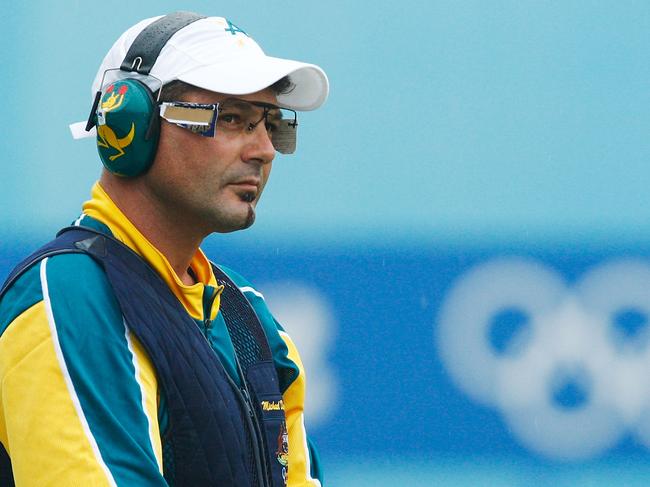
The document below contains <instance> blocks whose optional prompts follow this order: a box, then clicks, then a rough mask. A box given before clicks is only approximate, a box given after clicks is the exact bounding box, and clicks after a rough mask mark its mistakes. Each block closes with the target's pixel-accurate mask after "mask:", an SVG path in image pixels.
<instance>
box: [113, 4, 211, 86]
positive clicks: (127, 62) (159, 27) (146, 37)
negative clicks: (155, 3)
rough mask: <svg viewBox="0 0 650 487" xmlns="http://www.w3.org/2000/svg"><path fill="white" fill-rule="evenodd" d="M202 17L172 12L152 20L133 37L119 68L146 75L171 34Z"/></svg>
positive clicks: (189, 13)
mask: <svg viewBox="0 0 650 487" xmlns="http://www.w3.org/2000/svg"><path fill="white" fill-rule="evenodd" d="M204 18H205V16H204V15H199V14H197V13H194V12H174V13H171V14H169V15H165V16H164V17H161V18H160V19H158V20H156V21H155V22H152V23H151V24H150V25H148V26H147V27H146V28H145V29H144V30H142V32H140V33H139V34H138V36H137V37H136V38H135V40H134V41H133V43H132V44H131V47H130V48H129V51H128V52H127V53H126V56H125V57H124V61H122V65H121V66H120V69H121V70H123V71H135V72H137V73H139V74H144V75H148V74H149V72H150V71H151V68H153V65H154V64H155V63H156V59H158V55H159V54H160V51H162V48H163V47H165V44H167V41H168V40H169V39H170V38H171V36H173V35H174V34H175V33H176V32H178V31H179V30H181V29H182V28H183V27H186V26H188V25H190V24H191V23H192V22H196V21H197V20H200V19H204Z"/></svg>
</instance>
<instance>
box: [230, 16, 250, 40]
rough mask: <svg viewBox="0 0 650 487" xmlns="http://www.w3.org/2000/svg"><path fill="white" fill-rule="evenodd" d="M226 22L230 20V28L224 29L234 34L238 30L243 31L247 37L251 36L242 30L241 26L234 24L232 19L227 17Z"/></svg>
mask: <svg viewBox="0 0 650 487" xmlns="http://www.w3.org/2000/svg"><path fill="white" fill-rule="evenodd" d="M226 22H228V28H227V29H224V30H225V31H226V32H230V33H231V34H232V35H235V34H237V32H241V33H242V34H244V35H245V36H246V37H250V36H249V35H248V34H247V33H246V32H244V31H243V30H241V29H240V28H239V27H237V26H236V25H235V24H233V23H232V22H231V21H230V20H228V19H226Z"/></svg>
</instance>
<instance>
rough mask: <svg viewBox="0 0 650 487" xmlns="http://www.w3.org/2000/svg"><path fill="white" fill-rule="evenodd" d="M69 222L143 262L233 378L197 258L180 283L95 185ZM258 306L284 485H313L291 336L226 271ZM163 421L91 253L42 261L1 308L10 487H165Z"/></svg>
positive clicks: (0, 382)
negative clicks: (289, 372)
mask: <svg viewBox="0 0 650 487" xmlns="http://www.w3.org/2000/svg"><path fill="white" fill-rule="evenodd" d="M74 224H75V225H80V226H86V227H90V228H93V229H95V230H98V231H101V232H103V233H106V234H109V235H112V236H113V237H115V238H117V239H118V240H119V241H121V242H122V243H124V244H125V245H127V246H128V247H130V248H131V249H132V250H134V251H135V252H136V253H137V254H139V255H140V256H141V257H142V258H143V259H144V260H145V261H146V262H148V263H149V265H150V266H152V267H153V268H154V269H155V270H156V271H157V272H158V273H159V275H160V276H161V277H162V278H163V280H164V281H165V282H166V284H167V285H168V286H169V288H170V290H171V291H172V292H173V294H174V295H175V296H176V297H177V298H178V300H179V302H180V303H181V304H182V305H183V307H184V309H185V310H186V311H187V313H188V314H189V315H190V316H191V317H192V319H193V320H194V321H195V322H196V324H197V326H203V323H204V322H205V321H206V320H210V321H211V322H212V326H211V327H210V328H209V329H207V330H204V332H206V333H207V338H208V341H209V343H210V345H211V347H212V348H213V350H214V351H215V353H216V354H217V356H218V357H219V359H220V361H221V362H222V364H223V366H224V368H225V370H226V371H227V373H228V374H229V375H230V376H231V377H232V378H233V380H234V381H235V382H238V381H239V380H240V378H239V376H238V372H237V367H236V364H235V358H234V348H233V345H232V342H231V340H230V336H229V334H228V332H227V329H226V325H225V322H224V320H223V318H222V317H221V315H220V313H219V304H220V299H219V298H220V293H221V290H222V287H221V286H220V285H219V284H218V283H217V280H216V278H215V276H214V273H213V271H212V268H211V266H210V263H209V261H208V259H207V258H206V256H205V255H204V254H203V252H202V251H201V250H198V251H197V253H196V255H195V256H194V258H193V259H192V262H191V264H190V267H191V270H192V272H193V275H194V276H195V278H196V280H197V283H196V284H193V285H191V286H188V285H185V284H183V283H182V282H181V280H180V278H179V277H178V276H177V275H176V273H175V272H174V271H173V269H172V267H171V265H170V264H169V262H168V261H167V259H166V258H165V256H164V255H163V254H161V253H160V252H159V251H158V250H157V249H156V248H155V247H154V246H153V245H152V244H151V243H150V242H148V241H147V240H146V239H145V238H144V236H143V235H142V234H141V233H140V232H139V231H138V230H137V228H136V227H135V226H134V225H133V224H132V223H131V222H130V221H129V220H128V219H127V218H126V216H125V215H124V214H123V213H122V212H121V211H120V210H119V208H118V207H117V206H116V205H115V203H113V201H111V199H110V197H109V196H108V195H107V194H106V192H105V191H104V190H103V189H102V187H101V186H100V185H99V183H97V184H96V185H95V186H94V187H93V191H92V198H91V200H90V201H88V202H86V203H85V204H84V207H83V213H82V215H81V216H80V217H79V218H78V219H77V220H76V221H75V223H74ZM224 271H226V272H227V274H228V276H229V277H230V278H231V279H232V280H233V281H234V282H235V283H236V284H237V286H238V287H239V288H240V290H241V291H242V292H243V293H244V295H245V296H246V298H247V299H248V300H249V302H250V303H251V305H252V306H253V308H254V309H255V311H256V313H257V315H258V317H259V319H260V321H261V323H262V326H263V327H264V330H265V332H266V335H267V338H268V341H269V345H270V347H271V350H272V353H273V359H274V363H275V366H276V368H277V369H278V370H280V369H286V368H293V369H295V371H296V372H297V373H296V374H293V375H294V376H295V379H294V380H293V381H292V382H291V383H290V384H286V385H285V387H284V388H283V389H284V390H283V402H284V407H285V415H286V420H287V430H288V438H289V468H288V474H289V476H288V485H289V486H290V487H299V486H319V485H320V481H319V480H318V478H317V477H318V475H316V472H317V471H319V468H318V465H317V463H318V462H317V459H316V458H315V457H313V456H312V453H313V451H312V450H311V449H310V448H309V447H308V442H307V435H306V432H305V426H304V417H303V408H304V399H305V373H304V369H303V366H302V362H301V360H300V356H299V354H298V351H297V350H296V347H295V345H294V343H293V342H292V340H291V338H290V337H289V335H288V334H287V333H286V332H285V331H284V330H283V329H282V327H281V326H280V325H279V324H278V323H277V321H276V320H275V319H274V318H273V316H272V315H271V313H270V312H269V310H268V308H267V307H266V304H265V302H264V297H263V296H262V294H261V293H259V292H258V291H257V290H256V289H255V288H254V287H253V286H252V285H251V284H250V283H249V282H247V281H246V280H245V279H243V278H242V277H241V276H239V275H238V274H236V273H235V272H233V271H230V270H228V269H224ZM166 421H167V413H166V409H165V404H164V399H162V398H161V394H160V390H159V385H158V382H157V378H156V372H155V369H154V366H153V364H152V363H151V361H150V359H149V357H148V356H147V354H146V352H145V351H144V349H143V347H142V345H141V344H140V343H139V342H138V340H137V339H136V338H135V337H134V336H133V335H132V334H131V333H130V332H129V330H128V328H127V327H126V326H125V324H124V319H123V317H122V315H121V313H120V308H119V304H118V303H117V301H116V298H115V296H114V293H113V291H112V288H111V286H110V284H109V282H108V280H107V278H106V275H105V274H104V271H103V270H102V268H101V267H100V266H99V265H98V264H97V263H96V262H95V261H94V260H93V259H92V258H91V257H90V256H88V255H85V254H64V255H56V256H53V257H49V258H47V259H46V260H44V261H42V262H41V263H40V264H39V265H36V266H34V267H32V268H31V269H29V270H28V271H27V272H26V273H25V274H23V275H22V276H21V277H20V278H19V280H18V281H17V282H15V283H14V285H13V286H12V287H11V288H10V289H9V290H8V292H7V293H6V294H5V296H4V297H3V299H2V300H1V301H0V443H2V445H3V447H4V449H5V450H6V451H7V452H8V454H9V457H10V458H11V463H12V468H13V473H14V478H15V481H16V485H17V486H49V485H52V486H63V485H84V486H86V485H88V486H102V485H109V486H110V485H113V486H114V485H117V486H136V485H137V486H164V485H166V483H165V480H164V478H163V475H162V472H163V454H162V443H161V436H162V435H163V434H164V432H165V428H166Z"/></svg>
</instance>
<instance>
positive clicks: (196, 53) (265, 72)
mask: <svg viewBox="0 0 650 487" xmlns="http://www.w3.org/2000/svg"><path fill="white" fill-rule="evenodd" d="M162 17H163V16H157V17H152V18H149V19H145V20H142V21H140V22H138V23H137V24H135V25H134V26H133V27H131V28H129V29H128V30H127V31H126V32H124V33H123V34H122V35H121V36H120V37H119V39H117V41H116V42H115V44H113V47H111V49H110V50H109V51H108V53H107V54H106V57H105V58H104V60H103V62H102V64H101V65H100V67H99V69H98V71H97V74H96V76H95V80H94V82H93V85H92V90H91V94H92V95H93V97H94V96H95V93H97V91H99V90H101V88H103V87H102V86H100V83H102V79H103V84H104V86H106V85H108V84H110V83H112V82H114V81H117V80H119V79H123V78H136V79H140V80H141V81H143V82H144V83H146V84H147V85H148V86H149V88H151V89H152V91H157V90H158V89H159V88H160V83H161V82H162V84H163V85H164V84H167V83H169V82H170V81H174V80H179V81H183V82H185V83H188V84H190V85H194V86H197V87H199V88H203V89H206V90H209V91H214V92H217V93H224V94H228V95H245V94H249V93H255V92H256V91H260V90H263V89H265V88H267V87H269V86H271V85H272V84H273V83H275V82H276V81H278V80H279V79H281V78H283V77H285V76H289V77H290V79H291V82H292V83H293V85H294V87H293V88H292V89H291V91H290V92H288V93H284V94H279V95H278V104H279V105H281V106H284V107H287V108H292V109H294V110H301V111H302V110H315V109H316V108H318V107H319V106H321V105H322V104H323V103H324V102H325V100H326V99H327V95H328V93H329V82H328V80H327V75H326V74H325V72H324V71H323V70H322V69H321V68H320V67H319V66H316V65H314V64H308V63H303V62H300V61H293V60H290V59H282V58H277V57H271V56H267V55H266V54H265V53H264V51H262V49H261V48H260V46H259V45H258V44H257V43H256V42H255V41H254V40H253V38H252V37H250V36H248V35H247V34H246V33H245V32H244V31H243V30H241V29H239V28H238V27H237V26H235V25H234V24H232V22H230V21H229V20H227V19H225V18H223V17H205V18H202V19H199V20H196V21H194V22H192V23H190V24H189V25H187V26H185V27H183V28H182V29H180V30H179V31H177V32H176V33H174V34H173V35H172V36H171V38H170V39H169V40H168V41H167V43H166V44H165V45H164V47H163V48H162V50H161V51H160V54H159V55H158V58H157V59H156V62H155V63H154V65H153V67H152V68H151V71H150V73H149V74H150V75H151V76H144V75H140V74H138V73H135V72H128V71H122V70H117V69H116V68H119V67H120V65H121V64H122V62H123V61H124V59H125V56H126V54H127V52H128V51H129V48H130V47H131V44H132V43H133V41H134V40H135V38H136V37H137V36H138V34H140V32H142V31H143V30H144V29H145V28H146V27H147V26H148V25H149V24H151V23H153V22H155V21H156V20H158V19H160V18H162ZM158 80H160V81H158ZM73 125H74V126H77V127H73ZM73 125H71V127H70V128H71V129H72V132H73V135H74V136H75V138H78V137H83V136H86V135H88V136H90V135H93V134H91V133H88V132H86V133H84V134H82V133H80V130H78V129H79V128H80V127H81V123H79V124H73ZM76 129H77V130H76Z"/></svg>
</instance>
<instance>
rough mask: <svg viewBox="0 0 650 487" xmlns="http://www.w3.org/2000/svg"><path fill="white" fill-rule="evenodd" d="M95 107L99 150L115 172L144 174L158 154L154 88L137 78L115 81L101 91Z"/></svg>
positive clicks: (104, 160) (158, 128) (118, 173)
mask: <svg viewBox="0 0 650 487" xmlns="http://www.w3.org/2000/svg"><path fill="white" fill-rule="evenodd" d="M102 93H103V94H102V97H101V99H100V101H99V104H98V106H97V110H96V112H95V113H96V121H97V150H98V152H99V157H100V159H101V160H102V164H104V167H105V168H106V169H108V170H109V171H110V172H112V173H113V174H116V175H118V176H124V177H135V176H138V175H140V174H144V173H145V172H146V171H147V170H148V169H149V167H151V163H152V162H153V160H154V158H155V157H156V149H157V148H158V137H159V132H160V119H159V118H158V117H156V116H153V115H155V114H156V108H157V103H156V100H155V99H154V97H153V93H152V92H151V90H150V89H149V88H148V87H147V86H146V85H145V84H144V83H142V82H140V81H138V80H136V79H125V80H121V81H116V82H114V83H112V84H110V85H109V86H107V87H106V88H105V89H104V91H103V92H102Z"/></svg>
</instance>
